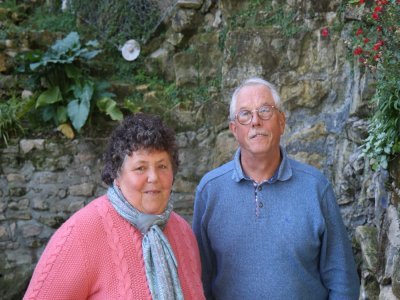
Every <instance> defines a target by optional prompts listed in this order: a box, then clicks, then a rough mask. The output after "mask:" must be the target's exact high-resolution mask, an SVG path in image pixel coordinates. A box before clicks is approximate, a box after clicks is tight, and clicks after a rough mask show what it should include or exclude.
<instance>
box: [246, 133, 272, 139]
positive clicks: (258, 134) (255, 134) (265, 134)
mask: <svg viewBox="0 0 400 300" xmlns="http://www.w3.org/2000/svg"><path fill="white" fill-rule="evenodd" d="M257 136H269V134H268V133H266V132H255V133H252V134H250V136H249V138H250V139H254V138H255V137H257Z"/></svg>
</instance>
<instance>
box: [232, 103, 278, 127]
mask: <svg viewBox="0 0 400 300" xmlns="http://www.w3.org/2000/svg"><path fill="white" fill-rule="evenodd" d="M273 108H274V107H273V106H261V107H260V108H258V109H256V110H254V111H256V112H257V114H258V117H259V118H260V119H263V120H268V119H270V118H271V117H272V113H273ZM254 111H251V110H241V111H239V112H238V114H237V120H238V122H239V123H240V124H243V125H246V124H249V123H250V122H251V120H252V119H253V112H254Z"/></svg>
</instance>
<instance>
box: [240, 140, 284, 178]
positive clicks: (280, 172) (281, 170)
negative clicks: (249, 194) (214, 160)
mask: <svg viewBox="0 0 400 300" xmlns="http://www.w3.org/2000/svg"><path fill="white" fill-rule="evenodd" d="M280 150H281V154H282V161H281V163H280V165H279V168H278V170H277V171H276V172H275V174H274V176H273V179H275V180H271V183H273V182H275V181H278V180H279V181H286V180H289V179H290V177H292V167H291V165H290V161H289V157H288V155H287V153H286V151H285V149H284V148H283V147H282V146H281V147H280ZM240 153H241V151H240V147H239V148H238V149H237V150H236V153H235V156H234V158H233V163H234V169H233V174H232V179H233V180H234V181H236V182H239V181H241V180H243V179H249V178H248V177H247V176H246V175H245V174H244V172H243V168H242V164H241V163H240Z"/></svg>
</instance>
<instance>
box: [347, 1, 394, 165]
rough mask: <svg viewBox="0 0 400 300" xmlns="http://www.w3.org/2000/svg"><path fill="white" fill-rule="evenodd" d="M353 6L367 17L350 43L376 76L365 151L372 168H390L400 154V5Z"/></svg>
mask: <svg viewBox="0 0 400 300" xmlns="http://www.w3.org/2000/svg"><path fill="white" fill-rule="evenodd" d="M349 5H352V6H353V8H356V9H359V10H361V11H362V12H363V17H362V20H361V21H360V22H357V24H355V29H354V35H353V37H352V39H351V40H350V41H347V43H348V45H350V50H351V51H352V53H353V55H354V56H355V57H357V58H358V61H359V63H360V65H361V67H363V68H365V70H366V71H369V72H371V73H372V74H373V75H374V76H375V78H376V90H375V95H374V96H373V98H372V99H371V104H372V106H373V108H374V114H373V115H372V117H371V121H370V125H369V128H368V137H367V139H366V141H365V144H364V147H363V153H364V155H366V156H367V157H369V158H370V160H371V165H372V169H374V170H376V169H378V168H380V167H381V168H383V169H387V168H388V166H389V163H390V161H391V160H392V159H393V158H394V157H396V156H397V155H399V153H400V81H399V78H400V50H399V49H400V35H399V28H400V21H399V17H398V16H399V15H400V4H399V3H398V1H397V0H391V1H388V0H375V1H374V5H372V6H371V7H367V6H365V4H364V1H362V0H350V1H349Z"/></svg>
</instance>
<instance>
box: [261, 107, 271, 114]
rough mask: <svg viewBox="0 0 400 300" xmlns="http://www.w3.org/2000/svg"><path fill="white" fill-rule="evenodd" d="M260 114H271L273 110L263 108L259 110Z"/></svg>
mask: <svg viewBox="0 0 400 300" xmlns="http://www.w3.org/2000/svg"><path fill="white" fill-rule="evenodd" d="M258 111H259V112H260V113H262V114H263V113H269V112H270V111H271V108H270V107H269V106H263V107H260V109H259V110H258Z"/></svg>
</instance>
